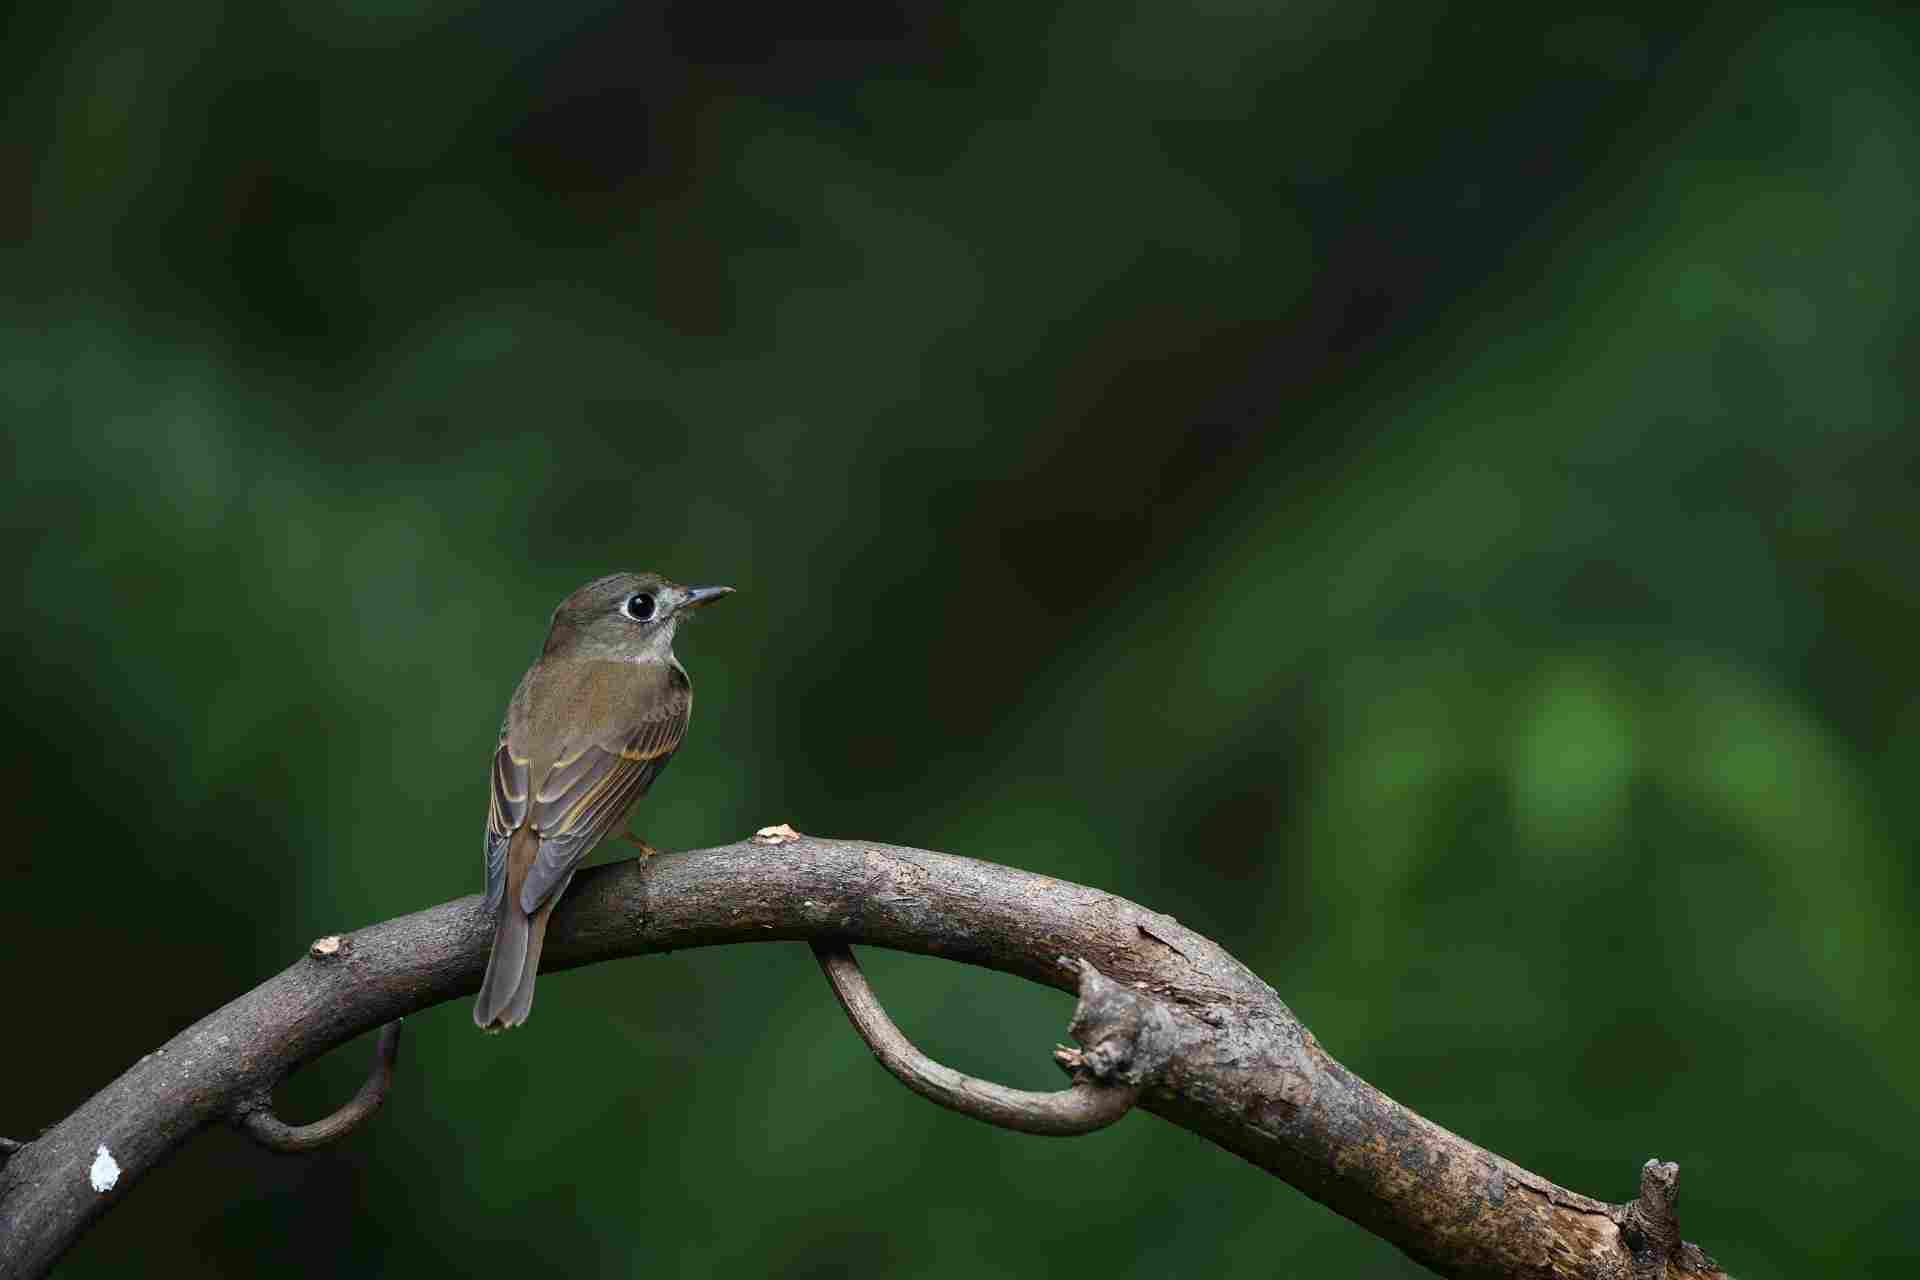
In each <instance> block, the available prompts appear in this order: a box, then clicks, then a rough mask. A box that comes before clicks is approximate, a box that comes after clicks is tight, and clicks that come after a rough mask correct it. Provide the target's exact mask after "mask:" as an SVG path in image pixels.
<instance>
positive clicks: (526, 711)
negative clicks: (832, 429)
mask: <svg viewBox="0 0 1920 1280" xmlns="http://www.w3.org/2000/svg"><path fill="white" fill-rule="evenodd" d="M731 590H732V588H731V587H682V586H679V585H678V584H676V583H672V582H668V581H667V580H666V579H664V578H661V577H660V576H659V575H657V574H650V573H649V574H634V573H621V574H614V575H612V576H611V577H606V578H601V579H598V580H597V581H594V582H590V583H588V584H587V585H586V586H584V587H581V588H580V589H579V590H578V591H576V592H574V593H573V594H572V595H570V596H568V597H567V598H566V599H565V600H564V601H562V602H561V605H560V607H559V608H558V609H556V610H554V614H553V622H552V624H551V626H550V627H549V629H548V632H547V642H546V646H545V648H544V649H543V651H542V652H541V654H540V657H539V659H538V660H537V661H536V662H535V663H534V664H533V666H531V667H529V668H528V669H527V673H526V675H525V676H523V677H521V680H520V687H519V688H518V689H516V690H515V691H514V694H513V700H512V701H511V702H509V703H508V704H507V714H506V717H505V719H504V720H503V721H502V723H501V725H500V743H499V746H498V747H497V748H496V749H495V751H494V755H493V770H492V785H491V787H490V791H489V797H488V805H487V834H486V859H487V906H488V908H489V909H490V910H491V911H492V912H493V913H494V934H493V952H492V954H491V955H490V956H489V957H488V960H487V976H486V977H485V978H484V979H483V980H482V981H481V983H480V995H479V998H478V999H477V1000H475V1001H474V1006H473V1020H474V1022H475V1023H476V1024H478V1025H479V1026H480V1027H482V1028H484V1029H486V1030H489V1031H497V1030H500V1029H502V1028H504V1027H515V1026H518V1025H520V1024H521V1023H522V1022H524V1021H526V1018H527V1012H528V1010H530V1009H531V1008H532V1007H533V983H534V978H535V976H536V974H537V973H538V972H539V968H540V950H541V947H542V945H543V944H544V943H545V941H546V934H547V921H548V919H549V918H550V917H551V916H552V915H553V908H554V904H555V903H557V902H559V900H560V896H561V895H562V894H564V893H565V892H566V891H567V885H568V883H569V882H570V881H571V880H572V879H573V873H574V872H575V871H576V870H578V869H579V867H580V864H581V863H582V862H584V861H585V860H586V857H587V855H588V854H589V853H591V852H592V851H593V848H594V846H595V845H597V844H599V843H600V841H601V840H602V839H604V838H605V837H606V836H608V835H610V834H612V833H613V832H616V831H618V830H620V829H621V828H622V827H624V826H625V825H626V821H627V818H628V817H629V816H630V815H631V814H632V812H633V808H634V806H635V805H636V804H638V803H639V801H640V797H642V796H644V795H645V794H646V793H647V789H648V788H649V787H650V786H652V785H653V781H654V779H656V778H658V777H659V776H660V772H661V770H663V769H665V768H666V767H667V761H668V760H670V759H672V758H673V753H674V752H675V751H676V750H677V749H678V748H679V746H680V742H681V739H682V738H684V737H685V736H686V731H687V722H688V719H689V717H690V716H691V714H692V711H693V682H692V681H691V680H690V679H689V678H688V676H687V672H686V668H685V667H683V666H681V665H680V661H679V659H677V658H676V657H674V654H673V637H674V632H675V630H676V629H677V628H678V626H679V623H680V620H681V619H682V617H683V616H684V615H685V612H686V611H687V610H690V609H693V608H697V607H699V606H701V605H704V604H707V603H710V602H711V601H713V600H717V599H719V598H720V597H721V596H723V595H726V594H727V593H728V592H730V591H731Z"/></svg>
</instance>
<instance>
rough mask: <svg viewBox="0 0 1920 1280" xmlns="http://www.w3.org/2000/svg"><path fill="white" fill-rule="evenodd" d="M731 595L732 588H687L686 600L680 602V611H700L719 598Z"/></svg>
mask: <svg viewBox="0 0 1920 1280" xmlns="http://www.w3.org/2000/svg"><path fill="white" fill-rule="evenodd" d="M732 594H733V588H732V587H688V588H687V598H686V599H685V600H682V601H681V602H680V607H681V608H682V609H700V608H704V607H706V606H707V605H710V604H712V603H713V602H714V601H715V600H718V599H719V598H720V597H721V596H730V595H732Z"/></svg>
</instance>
